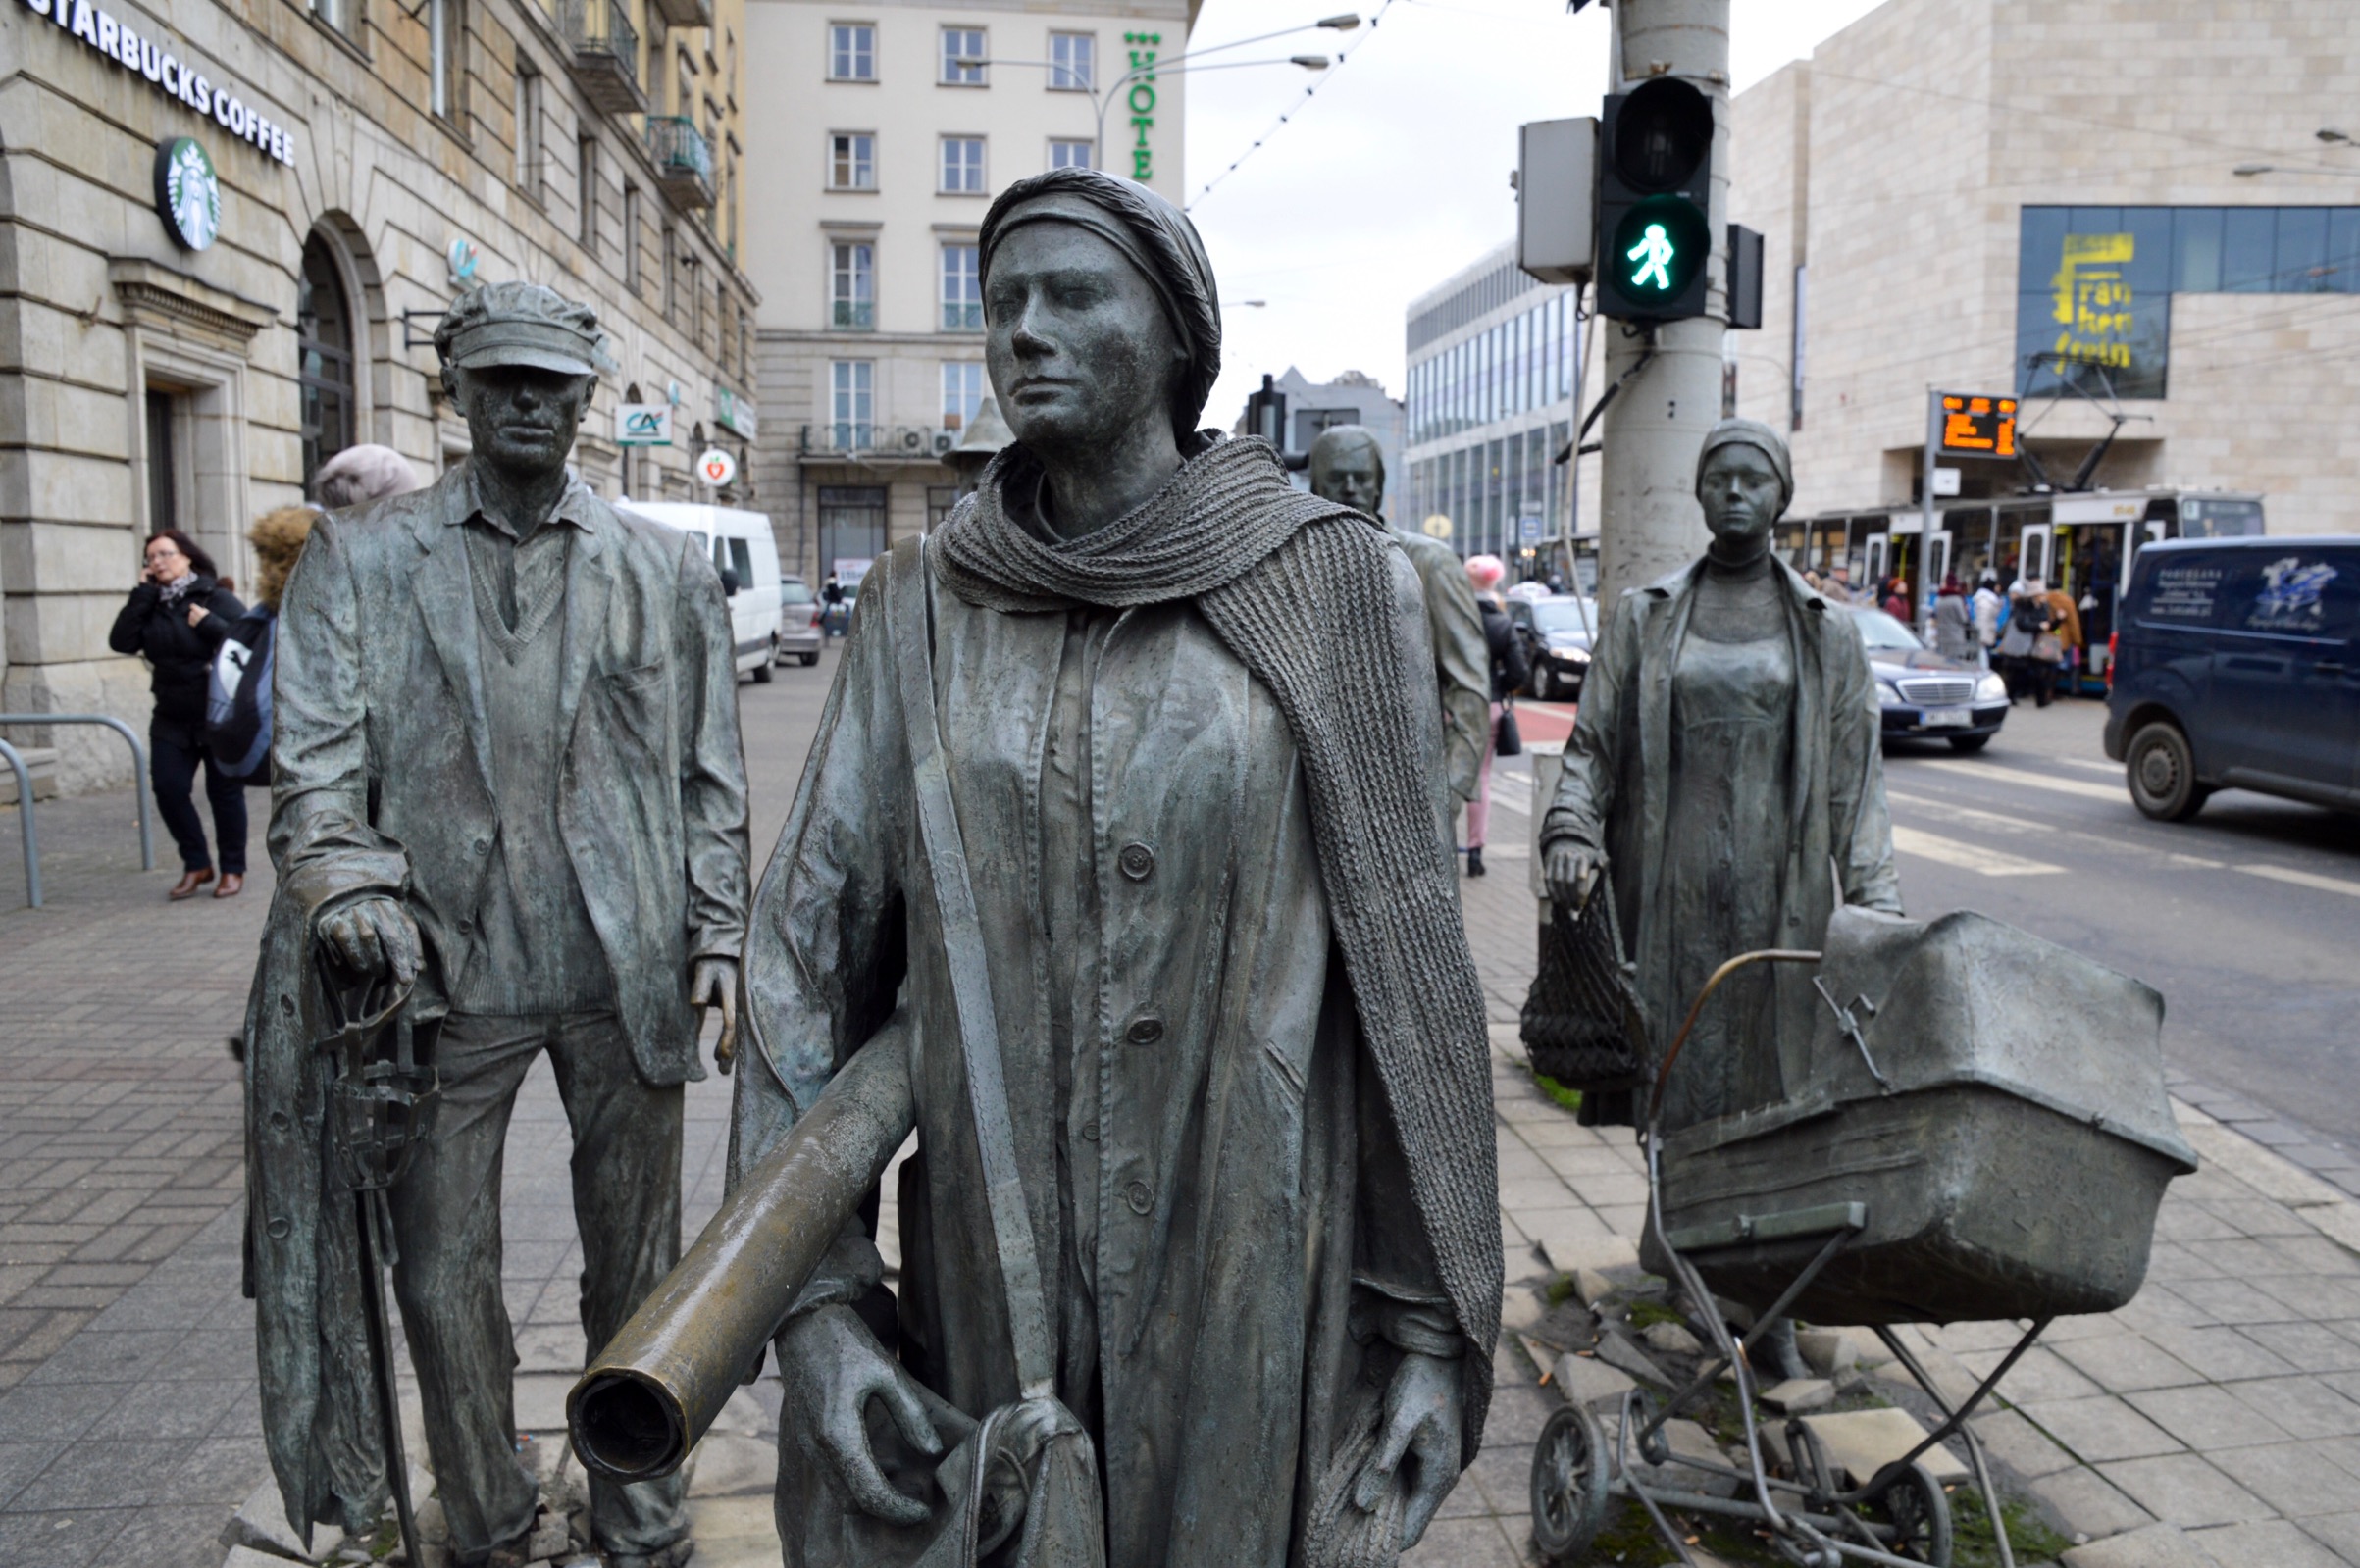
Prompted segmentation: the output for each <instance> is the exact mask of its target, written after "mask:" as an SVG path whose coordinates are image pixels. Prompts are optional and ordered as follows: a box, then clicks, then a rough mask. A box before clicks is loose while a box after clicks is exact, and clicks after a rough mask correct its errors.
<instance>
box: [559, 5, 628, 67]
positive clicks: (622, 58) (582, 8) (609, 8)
mask: <svg viewBox="0 0 2360 1568" xmlns="http://www.w3.org/2000/svg"><path fill="white" fill-rule="evenodd" d="M557 30H558V32H559V33H561V34H563V36H564V38H565V41H566V42H568V43H570V44H572V45H573V46H574V49H575V51H576V52H577V53H579V54H588V55H608V56H612V57H613V59H614V63H615V67H616V69H618V70H619V71H621V72H622V73H623V75H624V76H628V77H629V78H630V79H631V82H632V84H633V85H634V86H637V85H638V84H639V79H640V34H639V29H638V28H636V27H634V26H633V25H631V18H630V17H628V16H626V15H625V14H624V7H623V6H622V5H621V4H620V3H619V0H557Z"/></svg>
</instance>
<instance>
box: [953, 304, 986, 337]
mask: <svg viewBox="0 0 2360 1568" xmlns="http://www.w3.org/2000/svg"><path fill="white" fill-rule="evenodd" d="M983 327H984V312H983V302H982V301H981V300H973V299H969V300H953V299H947V300H944V301H943V330H944V331H946V332H980V331H982V330H983Z"/></svg>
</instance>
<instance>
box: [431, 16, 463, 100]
mask: <svg viewBox="0 0 2360 1568" xmlns="http://www.w3.org/2000/svg"><path fill="white" fill-rule="evenodd" d="M463 32H464V28H463V27H462V25H461V23H460V18H459V0H426V56H427V81H426V91H427V107H428V108H429V109H431V110H432V111H433V112H434V113H436V114H437V115H439V116H441V117H442V118H443V119H445V120H450V121H456V120H457V119H458V118H459V83H460V81H461V80H462V79H463V78H464V73H462V72H461V70H460V68H459V39H460V37H461V36H462V35H463Z"/></svg>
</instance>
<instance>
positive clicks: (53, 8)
mask: <svg viewBox="0 0 2360 1568" xmlns="http://www.w3.org/2000/svg"><path fill="white" fill-rule="evenodd" d="M25 9H26V10H27V11H30V12H31V13H32V14H33V15H34V16H36V17H46V18H48V19H49V20H50V21H51V22H54V23H56V24H57V25H59V26H60V27H62V28H64V29H65V30H66V31H68V32H70V33H72V34H74V36H75V37H77V38H79V39H80V40H81V41H82V45H83V47H85V48H89V49H95V50H97V51H98V52H99V53H100V54H102V55H105V56H106V57H107V58H108V59H109V60H112V61H114V62H115V64H117V65H118V66H121V67H122V68H123V69H124V70H126V71H128V72H129V73H130V74H131V75H132V76H139V77H143V78H145V80H146V81H147V82H148V84H149V85H150V86H153V87H154V88H155V89H156V90H157V91H159V92H161V93H163V94H164V95H165V96H167V97H170V98H176V99H178V100H179V101H180V102H181V103H183V104H185V105H187V106H188V108H190V109H191V110H194V111H195V112H196V113H198V114H200V115H203V116H205V117H206V118H207V119H209V120H211V121H212V122H213V123H214V124H215V125H217V126H221V127H222V128H223V129H224V130H227V131H228V132H229V133H230V134H231V135H232V136H235V137H236V138H237V139H238V140H240V141H243V142H246V143H248V144H250V145H251V146H252V147H253V148H254V149H255V150H256V151H258V152H260V153H261V154H262V155H263V156H264V157H266V158H270V159H272V160H274V161H276V162H278V163H282V164H287V165H289V166H292V165H293V163H294V161H295V149H294V144H293V142H292V140H291V139H290V138H289V137H288V135H287V133H286V127H285V126H282V125H280V124H278V123H277V122H276V121H274V120H271V119H269V118H268V117H267V116H265V115H263V114H261V113H260V112H259V111H257V110H255V109H253V108H252V107H250V106H249V105H248V104H247V103H246V101H245V100H244V99H243V98H240V97H238V96H237V94H235V93H233V92H231V90H230V89H229V88H227V87H217V86H215V85H214V84H213V82H212V81H211V80H210V79H208V78H207V77H206V76H205V74H204V73H203V72H201V71H197V70H194V69H192V68H191V67H190V66H189V64H188V62H186V61H185V60H182V59H181V58H180V56H178V55H176V54H174V53H173V52H172V51H171V50H170V49H169V48H167V47H165V45H164V44H162V43H160V42H158V41H157V40H156V39H154V38H148V37H142V36H141V35H140V33H139V32H138V31H137V29H135V28H133V27H132V26H131V25H130V24H128V23H127V22H122V21H118V20H117V19H116V18H115V17H113V16H111V15H110V14H108V13H107V12H106V11H104V10H102V9H101V8H99V7H97V6H94V5H92V4H91V3H90V0H25Z"/></svg>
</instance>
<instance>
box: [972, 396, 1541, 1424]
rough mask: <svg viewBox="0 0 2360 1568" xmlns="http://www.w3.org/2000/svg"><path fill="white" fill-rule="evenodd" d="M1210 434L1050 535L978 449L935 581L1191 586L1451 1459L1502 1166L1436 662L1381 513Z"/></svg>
mask: <svg viewBox="0 0 2360 1568" xmlns="http://www.w3.org/2000/svg"><path fill="white" fill-rule="evenodd" d="M1207 434H1208V435H1210V437H1211V444H1210V445H1209V446H1207V447H1205V448H1202V449H1201V450H1200V451H1199V453H1198V455H1197V456H1195V457H1193V458H1191V459H1190V460H1189V461H1188V462H1186V463H1184V464H1182V465H1181V468H1180V471H1179V472H1178V473H1177V474H1175V475H1173V476H1172V479H1171V481H1169V482H1168V483H1167V484H1165V485H1164V487H1163V489H1162V490H1160V491H1159V492H1157V493H1156V494H1155V495H1154V497H1152V498H1151V499H1149V500H1148V501H1147V502H1145V503H1144V504H1142V505H1141V506H1139V507H1138V508H1137V509H1135V510H1134V511H1132V512H1129V513H1127V514H1125V515H1124V516H1123V517H1120V518H1118V519H1116V520H1115V521H1114V522H1112V523H1110V524H1108V525H1106V527H1104V528H1103V529H1101V530H1099V531H1097V532H1095V533H1092V534H1089V535H1088V536H1086V537H1084V538H1080V539H1076V540H1073V541H1072V542H1070V543H1064V544H1051V543H1049V542H1047V541H1045V540H1043V539H1042V538H1040V537H1038V536H1037V535H1036V534H1034V533H1033V532H1032V531H1029V530H1027V529H1026V528H1025V527H1024V525H1023V524H1022V523H1021V522H1019V521H1018V520H1017V519H1016V518H1014V517H1012V516H1010V515H1009V512H1008V510H1007V506H1006V501H1005V497H1006V495H1007V494H1008V492H1010V491H1013V492H1014V493H1015V494H1017V495H1019V496H1022V495H1026V494H1029V493H1031V492H1032V490H1033V489H1034V487H1035V486H1036V485H1037V484H1038V482H1039V475H1040V468H1039V464H1038V463H1037V462H1036V461H1035V460H1034V459H1033V458H1032V457H1031V455H1030V454H1029V453H1027V452H1025V451H1024V449H1023V448H1022V447H1020V446H1010V447H1008V448H1006V449H1005V450H1003V451H1002V452H1001V453H1000V456H998V457H997V458H995V459H993V461H992V466H991V467H990V468H988V469H986V470H985V472H984V477H983V482H982V484H981V485H980V486H979V487H978V488H977V490H976V492H975V494H973V495H971V496H969V497H967V499H965V500H964V501H961V502H960V503H959V506H958V509H957V510H956V511H954V512H952V513H951V515H950V517H949V520H948V521H947V522H946V523H944V525H943V526H942V528H941V529H940V530H939V531H937V532H936V533H935V535H934V537H933V539H932V540H931V541H930V543H931V544H932V545H933V546H934V547H933V548H932V549H931V550H930V551H929V552H928V554H929V556H930V557H931V559H932V560H933V561H934V563H935V571H936V573H937V575H938V576H939V577H940V578H941V580H942V582H943V584H944V585H945V586H946V587H948V588H949V590H950V591H951V592H953V593H955V594H957V595H958V596H959V598H961V599H962V600H964V601H966V602H967V603H969V604H973V605H977V606H979V607H982V608H985V609H992V610H1000V611H1053V610H1065V609H1070V608H1073V607H1075V606H1083V605H1088V606H1102V607H1106V608H1117V607H1127V606H1133V605H1144V604H1161V603H1165V602H1168V601H1171V600H1174V599H1193V600H1194V601H1195V602H1196V606H1197V609H1198V611H1199V612H1200V613H1201V614H1203V615H1204V617H1205V619H1206V621H1207V622H1208V623H1209V624H1210V625H1211V627H1212V629H1213V632H1214V634H1215V635H1216V636H1218V637H1219V638H1220V639H1221V642H1222V643H1223V645H1224V646H1226V647H1227V648H1228V649H1229V651H1230V652H1231V653H1233V654H1235V655H1236V656H1237V657H1238V659H1239V660H1240V661H1241V662H1242V663H1244V665H1245V666H1246V668H1247V670H1248V671H1250V672H1251V673H1252V674H1253V676H1254V678H1255V679H1256V680H1257V681H1259V682H1260V683H1262V684H1263V685H1264V686H1265V687H1267V688H1268V689H1269V691H1270V694H1271V696H1272V697H1273V698H1274V699H1275V700H1276V702H1277V705H1278V708H1279V711H1280V713H1281V714H1283V715H1284V716H1285V719H1286V723H1287V728H1288V729H1289V731H1290V732H1291V733H1293V735H1294V739H1295V745H1296V749H1297V750H1298V751H1299V752H1300V753H1301V755H1302V758H1303V766H1304V777H1305V780H1306V783H1307V787H1308V793H1309V800H1310V817H1311V837H1312V842H1313V845H1314V847H1315V848H1316V850H1317V852H1318V857H1319V876H1320V883H1321V885H1322V887H1323V888H1324V890H1325V891H1326V894H1327V902H1328V915H1329V919H1330V921H1331V922H1332V923H1333V925H1334V928H1335V937H1336V946H1337V948H1338V950H1339V951H1341V952H1342V954H1343V956H1344V968H1345V973H1346V975H1347V976H1348V977H1349V978H1350V980H1351V982H1352V988H1353V997H1354V1001H1355V1003H1356V1004H1357V1007H1358V1011H1359V1014H1360V1029H1361V1033H1362V1034H1363V1035H1364V1036H1365V1037H1367V1040H1368V1046H1369V1054H1370V1055H1371V1056H1372V1057H1373V1058H1374V1059H1375V1061H1376V1066H1377V1072H1378V1075H1379V1076H1380V1077H1381V1078H1382V1079H1383V1081H1384V1085H1385V1094H1386V1099H1387V1101H1388V1103H1389V1104H1390V1105H1391V1106H1392V1109H1393V1118H1394V1122H1395V1124H1396V1126H1397V1128H1398V1129H1399V1131H1400V1134H1401V1138H1402V1146H1403V1149H1404V1152H1405V1153H1406V1154H1407V1156H1408V1160H1409V1165H1410V1176H1411V1189H1412V1190H1413V1191H1414V1193H1415V1195H1416V1198H1417V1206H1418V1213H1419V1215H1420V1216H1421V1217H1422V1219H1423V1220H1424V1222H1425V1231H1426V1236H1427V1238H1428V1240H1429V1242H1430V1244H1431V1245H1432V1247H1433V1250H1434V1261H1435V1265H1436V1269H1437V1272H1438V1273H1439V1274H1440V1275H1441V1278H1442V1283H1443V1289H1444V1290H1446V1291H1447V1292H1448V1293H1449V1295H1450V1298H1451V1305H1452V1307H1453V1309H1454V1310H1455V1311H1456V1313H1457V1314H1458V1318H1459V1326H1460V1328H1461V1329H1462V1331H1463V1332H1464V1333H1465V1335H1466V1348H1465V1359H1466V1373H1467V1376H1466V1380H1465V1386H1464V1387H1465V1405H1464V1410H1465V1430H1464V1433H1463V1441H1464V1444H1465V1456H1466V1459H1467V1460H1468V1461H1469V1462H1472V1460H1473V1459H1474V1456H1475V1449H1476V1446H1477V1445H1478V1443H1479V1442H1480V1440H1481V1436H1482V1432H1483V1416H1484V1412H1485V1410H1486V1408H1487V1407H1488V1405H1489V1404H1490V1400H1491V1377H1490V1373H1491V1346H1492V1341H1493V1340H1494V1339H1496V1338H1497V1337H1498V1334H1499V1328H1500V1288H1501V1276H1502V1260H1501V1253H1500V1221H1499V1178H1498V1171H1497V1167H1496V1164H1495V1160H1494V1152H1493V1141H1492V1136H1493V1135H1492V1102H1491V1068H1490V1055H1491V1052H1490V1046H1489V1042H1488V1037H1487V1036H1486V1033H1485V1027H1484V1020H1485V1012H1484V1004H1483V991H1482V987H1481V985H1480V983H1479V981H1478V980H1477V978H1476V975H1475V962H1474V958H1473V957H1472V955H1471V954H1470V953H1469V951H1468V949H1467V944H1466V928H1465V924H1464V921H1463V919H1462V915H1461V912H1460V907H1459V885H1458V881H1457V879H1456V877H1455V876H1454V875H1453V868H1452V865H1451V862H1450V859H1449V857H1448V855H1447V854H1446V853H1445V851H1444V848H1443V844H1442V841H1441V839H1440V837H1439V836H1438V835H1437V833H1436V823H1435V814H1434V798H1435V794H1434V784H1433V781H1432V780H1431V779H1429V778H1428V777H1427V776H1426V772H1425V769H1424V767H1423V766H1422V765H1421V764H1422V761H1423V759H1425V758H1427V757H1428V755H1429V754H1430V752H1431V751H1432V750H1433V737H1432V736H1431V735H1430V734H1429V733H1427V732H1429V731H1431V730H1432V728H1433V726H1434V703H1433V687H1434V672H1433V669H1432V667H1431V664H1430V663H1429V664H1427V665H1425V666H1423V667H1418V650H1416V649H1413V648H1411V647H1409V646H1405V645H1404V643H1403V642H1402V639H1401V636H1400V634H1399V631H1398V628H1399V625H1400V621H1399V617H1398V614H1397V610H1396V606H1397V603H1398V589H1397V587H1396V585H1395V584H1396V581H1397V579H1396V576H1395V566H1396V548H1395V546H1394V544H1393V543H1392V541H1391V538H1390V537H1389V535H1388V534H1387V533H1386V531H1385V529H1384V527H1383V525H1381V524H1378V523H1376V522H1374V521H1373V520H1372V519H1370V518H1368V517H1366V516H1364V515H1363V514H1361V513H1360V512H1356V511H1353V510H1352V509H1351V508H1349V507H1343V506H1338V505H1336V504H1335V503H1333V502H1330V501H1323V500H1320V499H1318V498H1317V497H1315V496H1312V495H1309V494H1308V493H1306V492H1304V491H1301V490H1297V489H1295V488H1294V487H1293V486H1292V485H1290V484H1289V483H1288V482H1287V477H1286V471H1285V470H1284V469H1283V468H1281V467H1280V466H1279V462H1278V457H1277V454H1276V453H1275V452H1273V451H1271V449H1270V447H1269V446H1268V445H1267V444H1266V443H1264V442H1262V441H1258V440H1251V439H1248V440H1230V439H1225V438H1222V437H1220V436H1219V435H1217V434H1212V433H1211V432H1207Z"/></svg>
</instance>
